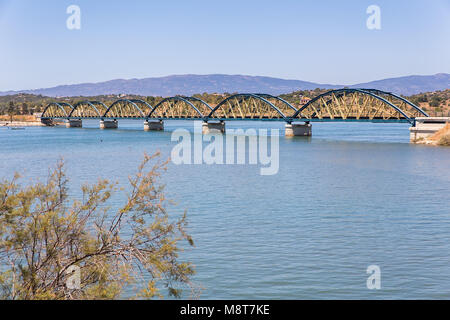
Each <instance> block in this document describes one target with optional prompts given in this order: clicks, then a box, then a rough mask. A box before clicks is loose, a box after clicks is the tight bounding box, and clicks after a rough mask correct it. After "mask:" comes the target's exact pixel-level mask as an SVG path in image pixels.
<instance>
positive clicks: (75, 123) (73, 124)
mask: <svg viewBox="0 0 450 320" xmlns="http://www.w3.org/2000/svg"><path fill="white" fill-rule="evenodd" d="M82 126H83V121H81V119H70V120H67V121H66V128H81V127H82Z"/></svg>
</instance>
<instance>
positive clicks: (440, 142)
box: [415, 123, 450, 146]
mask: <svg viewBox="0 0 450 320" xmlns="http://www.w3.org/2000/svg"><path fill="white" fill-rule="evenodd" d="M415 143H419V144H427V145H433V146H450V123H447V124H446V125H445V127H443V128H442V129H441V130H439V131H437V132H436V133H434V134H433V135H431V136H430V137H428V138H421V139H418V140H417V141H416V142H415Z"/></svg>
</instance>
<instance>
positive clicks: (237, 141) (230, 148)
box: [171, 121, 280, 175]
mask: <svg viewBox="0 0 450 320" xmlns="http://www.w3.org/2000/svg"><path fill="white" fill-rule="evenodd" d="M279 139H280V134H279V130H278V129H270V131H269V130H268V129H259V130H258V131H257V130H256V129H246V130H243V129H227V133H226V134H222V133H220V132H218V133H209V134H205V135H203V134H202V122H201V121H194V137H193V138H192V133H191V132H190V131H189V130H187V129H181V128H179V129H176V130H175V131H173V132H172V137H171V140H172V141H175V142H178V143H177V144H176V145H175V146H174V147H173V149H172V152H171V160H172V162H173V163H174V164H176V165H180V164H227V165H234V164H237V165H244V164H249V165H258V164H259V165H260V166H261V168H260V174H261V175H274V174H277V173H278V170H279V157H280V150H279ZM247 141H248V144H247ZM204 142H206V145H205V144H204ZM224 145H225V146H224ZM269 150H270V152H269ZM247 155H248V156H247Z"/></svg>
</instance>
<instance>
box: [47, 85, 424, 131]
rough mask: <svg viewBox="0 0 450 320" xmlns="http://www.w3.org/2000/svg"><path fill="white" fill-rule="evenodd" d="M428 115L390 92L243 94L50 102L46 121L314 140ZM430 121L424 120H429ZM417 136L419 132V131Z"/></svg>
mask: <svg viewBox="0 0 450 320" xmlns="http://www.w3.org/2000/svg"><path fill="white" fill-rule="evenodd" d="M427 118H429V116H428V114H427V113H426V112H425V111H424V110H422V109H421V108H419V107H418V106H416V105H415V104H413V103H412V102H410V101H408V100H407V99H405V98H403V97H401V96H399V95H396V94H394V93H391V92H386V91H382V90H377V89H349V88H343V89H336V90H330V91H328V92H325V93H323V94H320V95H318V96H317V97H315V98H314V99H312V100H310V101H309V102H308V103H306V104H305V105H303V106H300V107H296V106H294V105H292V104H291V103H289V102H288V101H286V100H284V99H282V98H280V97H277V96H274V95H270V94H264V93H238V94H233V95H231V96H229V97H226V98H225V99H223V100H222V101H221V102H219V103H218V104H217V105H214V106H211V105H209V104H208V103H206V102H205V101H203V100H201V99H198V98H195V97H184V96H174V97H168V98H165V99H163V100H162V101H160V102H159V103H157V104H156V105H154V106H152V105H150V104H149V103H148V102H146V101H144V100H140V99H119V100H117V101H115V102H114V103H112V104H111V105H109V106H107V105H105V104H104V103H103V102H100V101H88V100H86V101H80V102H78V103H76V104H74V105H71V104H69V103H67V102H51V103H50V104H48V106H46V108H45V110H44V112H43V114H42V118H41V121H42V122H43V123H45V124H47V125H52V124H53V123H54V120H65V121H66V126H67V127H81V126H82V121H83V119H99V121H100V128H102V129H108V128H117V127H118V120H120V119H136V120H144V129H145V130H163V129H164V121H165V120H201V121H203V132H204V133H209V132H215V131H220V132H225V121H234V120H247V121H249V120H250V121H284V122H285V123H286V132H285V133H286V135H288V136H310V135H311V132H312V131H311V122H315V121H320V122H324V121H358V122H381V123H391V122H406V123H410V124H411V126H412V128H414V127H416V121H417V120H420V121H421V123H425V122H426V120H431V118H429V119H427ZM424 119H425V120H424ZM416 131H417V130H416Z"/></svg>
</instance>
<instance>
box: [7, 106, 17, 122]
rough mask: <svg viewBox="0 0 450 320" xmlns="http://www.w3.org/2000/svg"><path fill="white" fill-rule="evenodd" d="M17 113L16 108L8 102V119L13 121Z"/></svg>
mask: <svg viewBox="0 0 450 320" xmlns="http://www.w3.org/2000/svg"><path fill="white" fill-rule="evenodd" d="M16 113H17V110H16V106H15V105H14V102H13V101H10V102H9V104H8V115H9V117H10V121H11V122H12V121H13V117H14V115H15V114H16Z"/></svg>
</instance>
